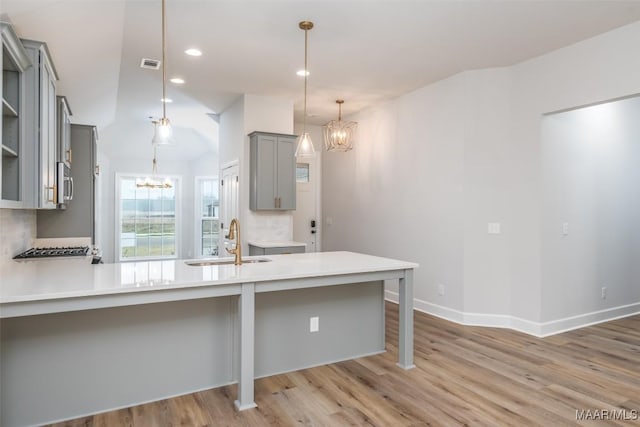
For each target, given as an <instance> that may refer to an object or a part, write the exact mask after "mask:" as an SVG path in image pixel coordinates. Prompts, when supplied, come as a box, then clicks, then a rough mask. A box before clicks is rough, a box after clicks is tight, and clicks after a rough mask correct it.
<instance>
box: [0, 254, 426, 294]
mask: <svg viewBox="0 0 640 427" xmlns="http://www.w3.org/2000/svg"><path fill="white" fill-rule="evenodd" d="M246 258H269V259H271V260H272V261H271V262H262V263H250V264H243V265H241V266H235V265H218V266H189V265H186V264H185V260H168V261H143V262H126V263H117V264H96V265H93V264H91V263H90V262H91V259H90V258H82V259H64V260H62V259H46V260H42V259H39V260H33V261H22V262H15V263H13V264H9V265H4V266H3V267H2V270H1V271H0V304H8V303H18V302H27V301H44V300H55V299H64V298H77V297H90V296H98V295H115V294H122V293H136V292H145V291H153V290H162V289H184V288H189V287H204V286H209V287H211V286H215V285H229V284H240V283H258V282H269V281H277V280H287V279H301V278H310V277H324V276H332V275H344V274H357V273H365V272H382V271H395V270H407V269H413V268H417V267H418V264H415V263H412V262H406V261H399V260H393V259H389V258H380V257H375V256H371V255H364V254H359V253H354V252H317V253H307V254H291V255H267V256H261V257H246Z"/></svg>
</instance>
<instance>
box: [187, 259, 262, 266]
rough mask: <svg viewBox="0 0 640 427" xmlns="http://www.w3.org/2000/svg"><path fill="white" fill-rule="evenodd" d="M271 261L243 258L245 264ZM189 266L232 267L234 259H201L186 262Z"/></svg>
mask: <svg viewBox="0 0 640 427" xmlns="http://www.w3.org/2000/svg"><path fill="white" fill-rule="evenodd" d="M269 261H271V260H270V259H269V258H243V259H242V263H243V264H255V263H259V262H269ZM184 263H185V264H187V265H191V266H193V267H203V266H207V265H230V264H233V258H222V259H199V260H193V261H185V262H184Z"/></svg>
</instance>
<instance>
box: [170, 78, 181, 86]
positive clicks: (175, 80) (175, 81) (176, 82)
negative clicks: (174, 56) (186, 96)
mask: <svg viewBox="0 0 640 427" xmlns="http://www.w3.org/2000/svg"><path fill="white" fill-rule="evenodd" d="M169 81H170V82H171V83H175V84H177V85H183V84H184V79H181V78H180V77H174V78H172V79H171V80H169Z"/></svg>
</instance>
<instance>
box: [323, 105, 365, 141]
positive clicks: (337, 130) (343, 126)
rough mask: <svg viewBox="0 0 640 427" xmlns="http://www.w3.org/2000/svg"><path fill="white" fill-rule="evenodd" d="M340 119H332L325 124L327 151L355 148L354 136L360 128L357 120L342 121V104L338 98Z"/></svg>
mask: <svg viewBox="0 0 640 427" xmlns="http://www.w3.org/2000/svg"><path fill="white" fill-rule="evenodd" d="M336 104H338V120H331V121H330V122H329V123H327V124H326V125H324V145H325V148H326V149H327V151H349V150H351V149H352V148H353V138H354V137H355V133H356V130H357V129H358V123H357V122H345V121H342V104H344V101H343V100H342V99H338V100H337V101H336Z"/></svg>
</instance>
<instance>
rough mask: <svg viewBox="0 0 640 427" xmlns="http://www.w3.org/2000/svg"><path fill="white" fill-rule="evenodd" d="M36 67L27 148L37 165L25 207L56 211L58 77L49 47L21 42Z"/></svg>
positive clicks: (29, 91)
mask: <svg viewBox="0 0 640 427" xmlns="http://www.w3.org/2000/svg"><path fill="white" fill-rule="evenodd" d="M22 44H23V46H24V48H25V50H26V51H27V56H28V57H29V59H30V61H31V63H32V64H33V67H31V68H29V69H27V70H26V71H25V73H24V76H25V107H26V108H25V118H26V126H25V138H26V144H25V147H26V148H28V149H29V150H30V152H29V153H26V154H27V156H28V157H30V158H31V159H33V161H34V162H35V163H34V164H36V165H37V167H36V172H35V173H33V174H32V176H30V177H27V176H26V175H25V180H26V181H30V182H25V185H27V186H29V187H30V188H31V189H30V190H29V191H28V192H27V193H26V194H28V195H29V196H30V200H26V199H25V204H26V207H31V208H38V209H55V208H56V206H57V200H56V199H57V191H56V157H57V154H58V149H57V147H56V133H57V132H56V109H57V104H56V81H57V80H58V76H57V74H56V71H55V68H54V66H53V62H52V61H51V55H50V54H49V50H48V48H47V45H46V43H42V42H37V41H31V40H22Z"/></svg>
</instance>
